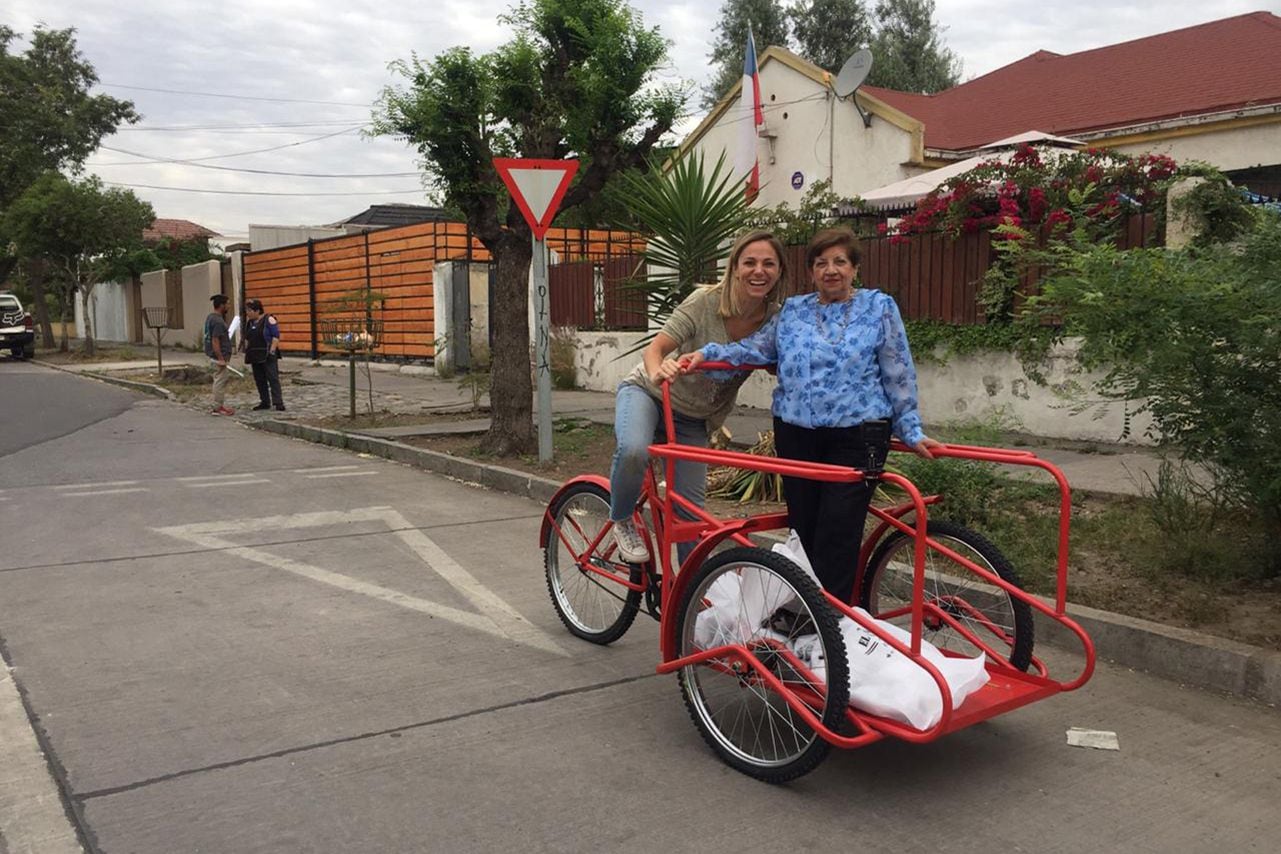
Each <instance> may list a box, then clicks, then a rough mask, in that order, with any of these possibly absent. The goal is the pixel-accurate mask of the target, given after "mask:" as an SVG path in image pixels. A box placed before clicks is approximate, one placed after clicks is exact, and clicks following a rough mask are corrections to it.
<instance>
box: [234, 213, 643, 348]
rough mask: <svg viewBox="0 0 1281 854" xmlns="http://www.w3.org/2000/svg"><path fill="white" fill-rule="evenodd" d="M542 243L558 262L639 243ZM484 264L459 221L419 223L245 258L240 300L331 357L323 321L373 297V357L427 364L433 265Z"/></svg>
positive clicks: (591, 234)
mask: <svg viewBox="0 0 1281 854" xmlns="http://www.w3.org/2000/svg"><path fill="white" fill-rule="evenodd" d="M546 239H547V244H548V248H549V249H551V250H552V251H554V252H556V253H558V254H559V256H560V257H562V258H573V257H579V256H584V255H585V256H588V257H601V258H605V257H610V256H612V255H614V254H631V253H633V252H635V251H636V250H637V249H638V248H640V247H641V246H643V245H644V244H643V241H642V240H641V239H640V238H639V237H637V236H636V235H633V234H630V233H628V232H623V231H607V230H601V229H577V228H553V229H551V230H550V231H548V233H547V238H546ZM489 260H490V256H489V252H488V251H487V250H486V249H485V247H484V246H483V245H481V243H480V241H479V240H476V239H475V238H473V237H472V236H471V234H470V232H469V230H468V228H467V226H466V225H465V224H463V223H458V222H428V223H419V224H416V225H407V226H402V227H400V228H389V229H382V230H379V231H372V232H366V233H363V234H354V235H349V236H344V237H331V238H325V239H322V240H313V241H309V242H307V243H301V244H296V245H294V246H282V247H280V248H277V249H266V250H262V251H259V252H250V253H247V254H246V255H245V258H244V290H245V297H246V298H255V299H260V300H262V302H263V307H264V308H265V309H266V310H267V311H268V312H269V313H271V314H274V315H275V316H276V319H277V320H278V321H279V323H280V333H281V347H282V349H283V350H285V351H286V352H290V353H311V354H313V355H319V354H322V353H335V352H338V351H337V349H336V348H335V347H333V346H332V345H330V344H327V343H326V342H325V341H324V340H322V335H321V332H320V327H321V325H322V324H323V321H324V319H325V318H326V317H331V316H335V315H336V314H350V311H349V310H348V311H341V310H340V309H339V307H338V306H337V305H336V303H337V301H339V300H341V299H343V298H344V297H346V298H348V299H351V298H353V297H354V298H355V299H356V300H357V302H359V300H360V299H361V296H360V295H361V294H363V293H372V294H378V295H381V298H380V299H378V300H377V301H375V302H374V304H373V306H372V316H373V317H374V318H375V319H378V320H381V322H382V327H383V333H382V341H381V343H380V344H379V346H378V347H377V348H376V349H375V351H374V352H375V353H376V354H378V355H381V356H385V357H391V358H409V359H423V358H425V359H430V358H432V357H433V356H434V355H435V340H436V337H437V330H436V326H435V312H434V306H433V305H432V284H433V281H432V279H433V274H434V270H435V265H436V264H437V263H438V262H441V261H479V262H488V261H489Z"/></svg>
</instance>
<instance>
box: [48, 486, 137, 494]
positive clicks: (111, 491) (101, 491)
mask: <svg viewBox="0 0 1281 854" xmlns="http://www.w3.org/2000/svg"><path fill="white" fill-rule="evenodd" d="M125 492H150V490H149V489H147V487H145V486H135V487H134V488H133V489H93V490H90V491H88V492H63V493H60V494H61V495H63V496H73V495H120V494H121V493H125Z"/></svg>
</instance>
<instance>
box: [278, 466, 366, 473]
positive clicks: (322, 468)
mask: <svg viewBox="0 0 1281 854" xmlns="http://www.w3.org/2000/svg"><path fill="white" fill-rule="evenodd" d="M358 468H360V466H320V467H319V468H314V469H294V474H310V473H312V472H320V471H347V470H349V469H358Z"/></svg>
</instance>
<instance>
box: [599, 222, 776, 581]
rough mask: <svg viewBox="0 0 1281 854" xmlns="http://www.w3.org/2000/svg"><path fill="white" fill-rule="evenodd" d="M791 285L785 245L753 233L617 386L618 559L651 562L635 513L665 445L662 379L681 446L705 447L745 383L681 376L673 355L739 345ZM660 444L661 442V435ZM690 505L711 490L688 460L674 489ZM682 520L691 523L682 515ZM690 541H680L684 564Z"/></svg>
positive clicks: (614, 496)
mask: <svg viewBox="0 0 1281 854" xmlns="http://www.w3.org/2000/svg"><path fill="white" fill-rule="evenodd" d="M786 279H787V268H786V262H785V260H784V255H783V246H782V244H781V243H779V241H778V238H776V237H775V236H774V235H773V234H771V233H770V232H768V231H750V232H748V233H746V234H744V235H742V236H741V237H739V238H738V240H736V241H735V242H734V246H733V247H732V248H731V249H730V255H729V261H728V262H727V263H726V265H725V275H724V277H723V278H722V279H721V282H720V284H718V285H713V286H711V287H700V288H697V289H695V291H694V293H692V294H690V296H689V297H688V298H686V300H685V301H684V302H682V303H681V304H680V305H679V306H677V308H676V310H675V311H673V312H672V316H671V318H669V319H668V321H667V323H666V324H665V325H664V326H663V328H662V330H661V331H660V332H659V333H658V334H657V335H655V336H654V340H653V341H651V342H650V344H649V346H647V347H646V348H645V350H644V352H643V354H642V357H643V359H642V363H641V364H640V365H637V366H636V369H635V370H633V371H632V373H631V374H629V375H628V376H627V377H626V378H625V379H624V380H623V381H622V383H620V384H619V386H618V394H617V397H616V398H615V403H614V435H615V437H616V439H617V441H618V446H617V449H616V450H615V451H614V461H613V465H612V467H611V468H610V473H609V496H610V506H609V518H610V520H611V521H612V522H613V532H614V542H615V543H616V544H617V545H618V554H619V557H621V558H622V559H623V560H625V561H628V562H631V563H643V562H645V561H646V560H648V559H649V549H648V547H647V546H646V545H645V540H644V538H643V537H642V536H641V534H640V531H638V530H637V528H636V522H635V519H634V513H635V510H636V501H637V499H639V498H640V492H641V486H642V483H643V481H644V479H645V470H646V467H647V466H648V465H649V446H650V444H652V443H653V442H655V441H666V434H665V432H663V427H662V416H663V403H662V400H663V392H662V387H661V386H662V383H663V381H664V380H671V381H672V391H671V394H672V417H673V421H674V424H675V428H676V441H677V442H680V443H681V444H682V445H696V446H698V447H703V448H705V447H707V442H708V436H709V435H711V434H712V433H714V432H716V430H718V429H719V428H720V426H721V425H722V424H723V423H725V417H726V416H727V415H729V412H730V410H731V409H733V407H734V400H735V399H736V398H737V397H738V389H739V386H741V385H742V384H743V381H744V380H745V379H746V378H747V374H746V373H737V374H734V375H732V376H731V378H730V379H727V380H717V379H713V378H712V377H710V376H708V375H706V374H697V375H682V374H681V373H680V370H679V368H678V366H677V362H676V359H675V357H676V356H679V355H681V354H683V353H690V352H694V351H697V350H698V348H700V347H702V346H703V345H704V344H707V343H709V342H713V341H715V342H718V343H722V344H724V343H726V342H729V341H736V340H738V339H739V338H743V337H745V336H747V335H750V334H751V333H753V332H755V331H756V330H757V329H759V328H760V327H761V325H762V324H763V323H765V321H767V320H769V319H770V318H771V317H773V315H774V313H775V312H776V311H778V307H779V304H780V303H781V302H782V296H783V291H784V287H785V284H786ZM660 433H661V434H662V438H656V434H660ZM669 486H670V487H673V488H675V490H676V492H677V494H679V495H681V496H682V497H683V498H685V499H686V500H687V501H690V502H691V503H693V504H695V505H697V506H699V507H702V506H703V500H704V498H703V496H704V492H705V490H706V488H707V465H706V464H705V463H696V462H692V461H688V460H681V461H679V462H677V463H676V482H675V483H674V484H669ZM677 515H678V516H680V517H681V518H683V519H688V518H691V516H690V514H689V513H688V512H687V511H685V510H683V509H682V510H678V511H677ZM693 547H694V544H693V543H680V544H679V545H678V546H677V549H676V552H677V555H678V556H679V558H680V560H681V561H684V560H685V557H686V555H688V554H689V552H690V551H691V550H692V549H693Z"/></svg>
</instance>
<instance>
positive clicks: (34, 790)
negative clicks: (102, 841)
mask: <svg viewBox="0 0 1281 854" xmlns="http://www.w3.org/2000/svg"><path fill="white" fill-rule="evenodd" d="M0 769H4V770H3V773H0V829H2V830H3V831H4V833H3V837H0V842H3V844H4V846H5V848H4V850H6V851H13V852H18V851H39V852H41V854H45V852H48V854H73V852H75V854H80V852H83V851H84V849H83V848H81V847H80V842H79V841H78V840H77V839H76V831H75V829H74V828H73V827H72V826H71V822H69V821H68V820H67V814H66V812H64V811H63V808H62V799H61V798H60V797H59V795H58V787H57V785H56V784H55V783H54V781H53V775H52V774H51V773H50V771H49V765H48V763H47V762H46V761H45V757H44V754H43V753H42V752H41V751H40V744H39V742H37V741H36V734H35V733H34V732H32V731H31V724H30V722H29V721H28V720H27V712H26V710H25V709H24V708H23V707H22V699H21V698H20V697H19V696H18V690H17V687H16V686H15V685H14V684H13V677H12V675H11V673H10V671H9V669H8V668H7V667H5V666H4V665H3V664H0Z"/></svg>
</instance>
